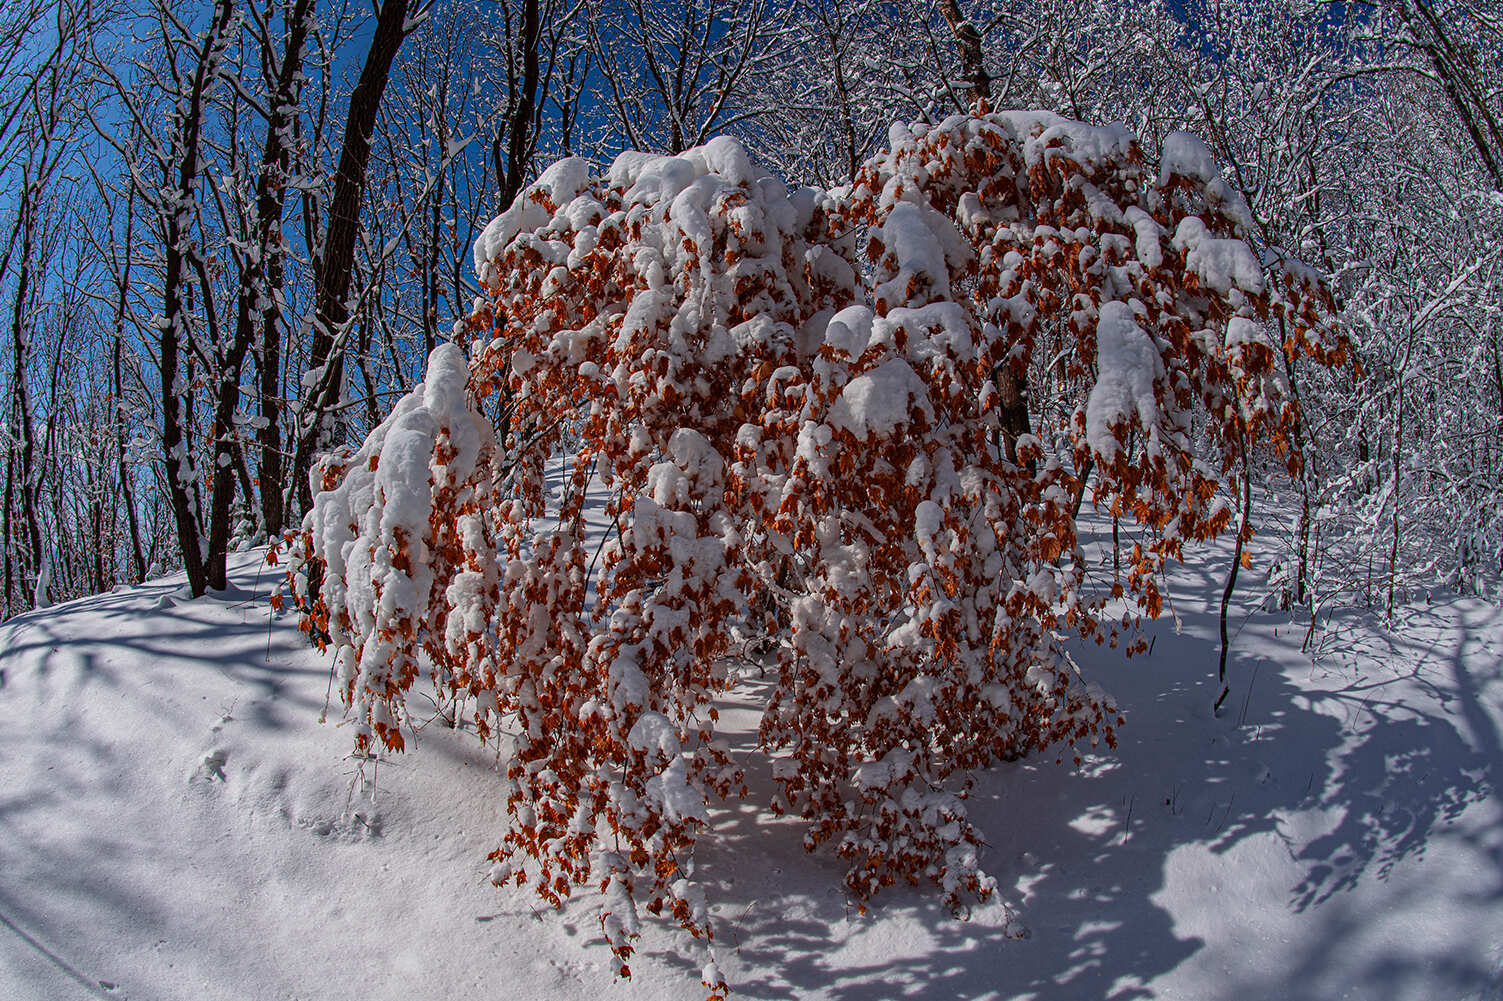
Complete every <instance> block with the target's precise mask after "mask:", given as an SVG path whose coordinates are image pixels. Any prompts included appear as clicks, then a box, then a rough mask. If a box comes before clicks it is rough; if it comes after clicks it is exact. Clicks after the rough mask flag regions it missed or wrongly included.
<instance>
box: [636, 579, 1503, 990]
mask: <svg viewBox="0 0 1503 1001" xmlns="http://www.w3.org/2000/svg"><path fill="white" fill-rule="evenodd" d="M1181 583H1183V579H1182V580H1181ZM1214 584H1215V582H1214V581H1212V580H1210V579H1207V580H1205V581H1202V582H1199V583H1198V584H1197V585H1196V586H1199V587H1201V588H1202V590H1200V592H1199V593H1215V588H1214ZM1181 590H1183V587H1182V588H1181ZM1500 614H1503V613H1500V611H1499V610H1498V609H1490V610H1489V609H1486V608H1485V606H1481V607H1478V608H1472V609H1470V610H1468V609H1450V608H1447V609H1442V608H1440V607H1437V608H1435V609H1433V610H1430V611H1428V612H1427V611H1425V610H1418V611H1413V612H1411V613H1410V615H1411V618H1412V621H1406V622H1403V623H1400V624H1399V626H1398V628H1397V629H1396V630H1395V632H1394V633H1384V632H1382V631H1381V630H1378V629H1377V628H1376V624H1375V623H1372V622H1358V621H1355V617H1354V621H1352V622H1351V623H1341V622H1338V623H1335V624H1334V625H1333V626H1332V627H1331V633H1329V634H1328V635H1334V636H1335V637H1336V639H1335V640H1331V641H1328V642H1327V644H1326V648H1325V649H1324V650H1323V651H1322V653H1321V656H1320V658H1319V659H1318V660H1317V661H1316V663H1315V664H1314V665H1313V666H1312V664H1311V662H1310V660H1309V658H1304V659H1301V657H1300V655H1299V647H1300V642H1301V640H1302V639H1303V635H1304V629H1303V627H1301V626H1299V625H1297V624H1295V623H1291V622H1290V621H1289V620H1288V618H1287V617H1281V616H1275V615H1262V614H1259V615H1257V616H1255V617H1254V618H1251V619H1248V620H1246V621H1247V622H1248V624H1249V625H1248V628H1249V630H1250V631H1249V632H1247V633H1245V634H1244V635H1243V636H1241V637H1239V643H1238V644H1234V657H1233V661H1232V663H1231V664H1230V665H1229V671H1230V678H1231V681H1232V697H1231V699H1229V700H1228V702H1229V705H1228V708H1227V710H1226V711H1225V712H1224V716H1223V718H1220V719H1217V718H1213V717H1212V716H1211V714H1210V711H1209V710H1210V706H1211V703H1212V701H1213V700H1214V698H1215V696H1216V694H1217V685H1216V683H1215V670H1216V658H1217V652H1218V645H1217V643H1215V642H1213V640H1212V639H1211V637H1213V636H1214V635H1215V619H1214V617H1213V616H1211V615H1209V614H1205V613H1192V614H1186V615H1185V616H1184V625H1185V631H1184V633H1183V634H1181V635H1178V636H1176V635H1175V634H1174V630H1173V628H1172V626H1171V625H1170V624H1169V623H1168V622H1167V621H1160V622H1158V623H1153V624H1151V625H1150V626H1149V632H1150V635H1153V636H1155V637H1156V639H1155V653H1154V654H1153V655H1152V656H1149V657H1147V658H1138V659H1134V660H1132V661H1129V662H1125V663H1124V662H1123V661H1122V660H1121V658H1120V657H1118V656H1117V655H1115V654H1113V653H1111V652H1109V651H1102V652H1100V653H1097V652H1095V651H1087V652H1085V653H1084V654H1083V655H1082V660H1083V661H1085V662H1087V663H1086V666H1087V668H1088V670H1089V673H1090V675H1091V676H1092V677H1102V678H1103V679H1104V680H1105V683H1106V685H1107V688H1108V690H1110V691H1112V692H1113V693H1114V695H1115V696H1116V697H1117V699H1118V700H1119V704H1120V706H1121V708H1122V710H1123V712H1124V714H1125V715H1126V717H1127V720H1128V722H1127V725H1126V726H1124V727H1122V728H1121V729H1120V730H1119V733H1118V738H1119V746H1118V748H1117V749H1116V750H1115V751H1106V750H1105V749H1104V748H1103V749H1102V751H1101V753H1096V754H1092V755H1089V756H1087V758H1086V760H1085V761H1084V763H1083V764H1082V766H1081V767H1079V768H1072V767H1070V765H1069V764H1056V763H1054V762H1053V761H1041V760H1040V761H1036V760H1027V761H1023V762H1018V763H1015V764H1011V765H1005V766H1001V767H999V768H997V769H995V770H994V771H993V772H992V773H990V774H989V775H987V776H984V777H983V778H982V779H981V781H980V782H979V783H978V787H977V790H976V793H975V794H974V795H973V798H972V806H971V810H972V816H973V818H974V819H975V820H976V821H977V822H978V826H979V827H980V829H981V831H982V832H983V834H984V836H985V837H986V838H987V839H988V842H989V849H988V852H987V854H986V856H985V857H984V859H983V863H984V865H985V866H986V867H987V869H988V871H989V872H990V873H991V874H992V875H993V876H995V877H996V878H997V880H998V883H999V886H1000V887H1001V894H1000V896H1001V899H1002V900H1003V901H1004V902H1005V903H1006V905H1007V907H1008V909H1010V910H1011V912H1012V915H1013V916H1014V920H1013V921H1012V922H1011V923H1009V920H1008V918H1009V916H1008V914H1007V913H1005V912H1004V910H1003V908H1001V907H1000V906H992V905H987V906H983V907H981V908H978V910H977V911H976V912H975V913H973V915H972V919H971V920H969V921H964V920H957V919H956V918H954V917H952V916H951V915H950V914H948V913H947V912H946V911H945V909H944V908H942V907H941V906H939V904H938V902H937V899H936V898H937V894H935V893H932V892H929V891H926V890H924V889H922V888H921V889H919V890H912V889H909V888H906V887H904V888H895V889H893V890H889V891H887V892H885V893H884V894H882V895H880V896H879V897H878V898H877V899H876V901H875V902H874V903H873V904H872V905H871V907H870V909H869V913H868V915H866V916H862V915H861V914H860V913H858V911H857V909H856V908H855V906H854V905H853V903H852V902H851V901H849V900H847V899H846V897H845V896H844V894H843V892H842V890H841V883H840V877H841V872H842V866H841V864H840V863H839V861H838V860H837V859H834V858H833V857H832V856H831V855H829V854H828V853H819V854H816V855H813V856H810V855H807V854H806V853H804V852H803V851H802V848H801V846H800V839H801V837H802V830H803V828H802V826H801V825H800V824H799V823H798V822H796V821H784V822H776V823H770V822H768V821H767V820H766V819H764V816H762V815H759V813H758V807H759V806H760V805H761V804H765V803H766V801H767V798H768V796H769V794H770V789H771V779H770V774H769V773H768V769H767V763H766V762H765V760H763V759H762V758H761V756H760V754H759V753H757V752H756V751H755V750H754V748H753V747H752V735H751V734H750V733H748V734H745V735H744V737H743V739H742V740H741V741H740V742H739V745H738V746H737V748H736V750H737V752H738V754H739V755H740V756H741V759H742V760H743V761H744V762H745V763H746V764H747V766H748V768H749V771H750V776H751V786H752V793H751V795H750V796H749V797H748V801H747V802H746V803H743V804H734V803H733V804H730V805H729V806H728V807H727V808H726V812H725V813H723V814H721V815H720V816H718V817H717V818H716V827H715V830H714V832H713V833H711V834H709V835H708V836H706V837H705V838H704V839H703V840H702V841H701V848H700V858H701V865H702V870H701V874H702V876H703V877H704V878H705V880H706V884H707V887H708V889H709V890H710V895H711V899H712V901H715V902H716V910H715V913H716V916H717V927H718V929H719V931H718V934H719V943H718V945H719V949H720V952H721V954H722V956H723V958H722V965H723V967H724V968H725V970H726V973H727V975H728V976H729V977H730V979H731V981H732V985H733V987H734V989H735V990H736V991H737V993H738V994H739V995H741V996H744V997H749V998H789V999H793V998H803V997H811V996H821V997H828V998H832V999H841V1001H877V999H885V998H903V997H922V998H977V999H982V998H997V999H1001V998H1029V999H1038V1001H1044V999H1059V1001H1075V999H1082V998H1110V999H1132V998H1148V997H1155V996H1158V992H1157V990H1156V989H1155V988H1154V987H1153V986H1152V985H1153V984H1154V982H1155V981H1156V980H1157V979H1158V978H1160V977H1162V976H1164V975H1165V974H1168V973H1170V972H1171V971H1174V970H1175V969H1176V968H1178V967H1180V966H1181V964H1184V963H1186V961H1188V960H1192V958H1193V957H1195V956H1196V954H1197V953H1198V952H1200V951H1201V950H1202V949H1203V948H1205V946H1206V944H1207V943H1206V942H1205V941H1204V940H1202V939H1201V938H1199V937H1197V936H1196V934H1195V933H1194V932H1195V931H1196V928H1195V926H1194V925H1193V923H1190V922H1186V924H1185V926H1183V927H1181V926H1179V925H1177V924H1176V915H1175V914H1174V913H1171V911H1170V909H1169V904H1170V903H1171V901H1170V900H1169V899H1168V898H1167V897H1165V896H1164V895H1165V894H1166V893H1167V892H1169V891H1170V890H1171V888H1170V886H1169V883H1170V878H1171V865H1170V860H1171V856H1172V855H1174V854H1175V853H1176V852H1177V851H1179V850H1180V849H1184V848H1191V847H1194V848H1196V849H1198V850H1199V853H1200V856H1199V857H1208V858H1209V862H1208V863H1206V864H1204V865H1203V867H1202V868H1201V869H1200V870H1198V871H1197V875H1196V877H1195V878H1198V879H1200V880H1202V881H1203V884H1204V885H1199V886H1196V887H1192V888H1190V889H1189V890H1188V891H1187V890H1186V888H1185V886H1184V885H1183V884H1184V880H1185V878H1186V877H1185V876H1184V875H1183V874H1181V875H1179V876H1177V877H1175V878H1176V879H1178V881H1179V882H1178V883H1177V884H1176V886H1175V887H1174V888H1173V890H1172V893H1173V894H1174V895H1177V896H1176V899H1178V900H1181V901H1183V900H1184V898H1185V896H1186V893H1187V892H1188V893H1190V894H1193V895H1194V896H1196V897H1197V898H1199V900H1198V902H1199V903H1200V904H1203V905H1204V906H1205V907H1207V908H1210V909H1212V910H1214V909H1215V908H1218V907H1224V908H1231V909H1236V908H1243V909H1246V908H1247V907H1249V906H1251V905H1250V903H1249V902H1247V901H1242V900H1238V899H1235V897H1234V894H1235V892H1236V891H1235V890H1233V889H1232V887H1233V886H1234V885H1235V884H1236V883H1237V881H1238V877H1237V876H1236V874H1235V872H1234V868H1235V866H1236V865H1237V864H1238V862H1237V859H1236V858H1235V857H1234V856H1237V855H1238V854H1239V853H1241V852H1245V851H1254V852H1257V851H1261V852H1264V853H1271V854H1275V855H1279V857H1280V859H1281V860H1283V859H1288V860H1292V863H1290V862H1284V861H1281V862H1280V865H1281V868H1279V869H1278V871H1279V872H1281V873H1286V872H1296V873H1299V874H1300V875H1299V877H1298V879H1297V881H1296V882H1295V883H1294V885H1292V886H1289V887H1288V890H1287V894H1286V897H1285V899H1284V900H1282V901H1281V902H1274V903H1273V904H1272V905H1271V906H1272V907H1274V908H1275V909H1278V908H1279V907H1282V908H1283V910H1284V911H1285V912H1286V913H1287V914H1289V915H1295V916H1297V915H1299V914H1301V913H1303V912H1306V911H1310V910H1312V909H1318V911H1319V915H1320V919H1319V921H1317V922H1308V921H1306V922H1302V923H1301V924H1300V925H1299V927H1302V928H1303V927H1306V926H1308V925H1310V924H1316V925H1318V926H1319V929H1320V932H1319V934H1318V935H1315V936H1313V937H1312V938H1311V940H1309V941H1301V942H1293V943H1282V944H1281V945H1279V946H1278V948H1279V949H1281V950H1283V951H1282V952H1281V953H1280V955H1281V956H1283V955H1287V958H1288V960H1289V961H1288V963H1282V962H1273V963H1265V964H1261V965H1262V966H1263V968H1264V969H1277V970H1278V972H1277V973H1276V974H1273V975H1271V976H1270V975H1268V974H1266V973H1265V974H1263V975H1261V976H1260V977H1258V978H1257V979H1256V980H1255V982H1246V978H1243V981H1242V982H1235V983H1234V982H1233V981H1232V980H1230V979H1228V980H1227V981H1226V988H1225V991H1226V992H1225V993H1224V994H1222V995H1221V996H1224V997H1227V998H1232V997H1236V998H1239V999H1240V998H1264V997H1266V998H1275V997H1277V998H1317V997H1329V996H1332V992H1333V991H1334V992H1335V993H1336V994H1340V995H1342V996H1352V997H1364V998H1372V999H1382V998H1399V997H1413V996H1422V995H1420V994H1416V993H1415V992H1416V991H1417V990H1421V989H1429V990H1435V989H1437V988H1439V989H1441V990H1442V991H1448V988H1449V987H1454V990H1455V996H1461V995H1462V994H1463V993H1466V992H1471V993H1470V994H1469V995H1468V996H1476V992H1477V991H1478V990H1479V988H1480V989H1481V990H1482V991H1483V992H1484V993H1483V996H1484V997H1500V996H1503V984H1500V981H1499V980H1498V971H1497V970H1496V969H1489V968H1486V967H1485V965H1484V964H1481V963H1479V962H1478V960H1477V958H1476V953H1475V950H1473V951H1472V952H1468V951H1467V950H1466V949H1464V948H1462V947H1460V946H1458V947H1457V948H1456V949H1454V950H1446V951H1443V952H1442V953H1441V954H1438V955H1437V954H1432V955H1421V956H1418V957H1415V956H1410V955H1405V954H1402V953H1400V952H1387V953H1383V954H1382V955H1381V957H1380V958H1378V959H1369V960H1363V961H1355V960H1354V961H1353V962H1357V966H1355V967H1354V966H1352V965H1351V963H1350V962H1348V963H1347V965H1342V963H1341V962H1333V961H1332V959H1331V957H1332V956H1339V955H1341V954H1342V951H1343V950H1345V949H1346V948H1347V947H1348V946H1349V945H1351V944H1352V943H1354V942H1356V941H1358V940H1359V939H1362V938H1363V936H1367V935H1369V934H1370V932H1371V928H1370V925H1371V924H1372V922H1373V921H1375V920H1376V919H1377V917H1378V916H1377V915H1374V914H1373V913H1371V910H1372V909H1371V908H1370V906H1365V905H1362V904H1361V903H1359V902H1358V900H1357V898H1356V897H1355V896H1353V895H1352V894H1351V893H1350V891H1353V890H1354V889H1357V888H1358V887H1364V888H1366V889H1371V885H1372V884H1373V883H1375V882H1382V881H1386V880H1388V878H1389V877H1390V875H1391V874H1392V873H1393V872H1394V870H1395V867H1396V866H1398V865H1399V864H1400V863H1401V862H1404V861H1405V860H1408V859H1411V858H1413V859H1418V858H1421V857H1423V854H1424V853H1425V851H1426V848H1427V846H1428V845H1429V844H1431V843H1432V841H1433V839H1435V838H1437V837H1447V838H1449V837H1453V836H1454V837H1457V838H1461V839H1467V838H1470V839H1471V840H1472V841H1474V842H1476V843H1475V844H1474V845H1473V848H1474V849H1475V851H1476V853H1477V854H1478V856H1479V857H1480V858H1482V859H1483V860H1484V863H1483V871H1478V872H1477V873H1476V874H1475V877H1476V878H1475V879H1474V880H1472V890H1471V891H1470V892H1471V893H1472V895H1473V899H1474V901H1475V902H1480V903H1482V904H1484V905H1492V906H1499V905H1503V837H1499V836H1491V835H1489V834H1488V833H1487V832H1486V831H1466V830H1461V829H1459V828H1458V826H1457V824H1456V823H1455V822H1456V821H1457V820H1458V818H1459V817H1460V816H1461V814H1462V813H1463V811H1465V810H1466V809H1467V808H1468V807H1470V806H1472V805H1473V804H1476V803H1479V802H1481V801H1483V800H1485V799H1488V798H1490V797H1493V796H1494V794H1495V791H1496V789H1497V787H1498V782H1499V779H1500V777H1503V741H1500V737H1499V725H1498V705H1499V696H1500V695H1503V669H1500V665H1499V659H1498V657H1497V656H1496V655H1493V656H1490V657H1489V656H1487V655H1486V651H1483V655H1482V656H1477V653H1478V648H1477V647H1476V644H1477V643H1481V642H1483V637H1484V636H1498V635H1500V632H1503V630H1500V621H1503V620H1500ZM1235 624H1236V623H1235V622H1234V625H1235ZM1458 630H1459V631H1460V634H1459V635H1458V632H1457V631H1458ZM1406 636H1414V637H1416V638H1414V639H1405V638H1404V637H1406ZM1342 637H1346V639H1342ZM1343 643H1345V644H1347V645H1348V646H1349V647H1350V648H1349V649H1348V648H1346V647H1343V645H1342V644H1343ZM1373 643H1391V644H1393V646H1392V649H1386V650H1385V649H1374V648H1372V644H1373ZM1364 644H1365V645H1364ZM1306 672H1308V674H1309V677H1308V678H1306V677H1305V674H1306ZM1490 685H1498V686H1500V688H1496V689H1489V687H1488V686H1490ZM1485 693H1486V694H1485ZM755 694H756V693H755V692H751V693H747V695H748V697H749V698H751V699H753V700H754V697H755ZM1312 817H1313V818H1317V819H1319V822H1318V824H1316V826H1315V827H1312V826H1311V825H1312V823H1316V822H1314V821H1311V819H1310V818H1312ZM1320 818H1323V819H1320ZM1472 826H1473V827H1475V826H1476V825H1472ZM1223 878H1225V881H1226V882H1227V884H1228V897H1225V898H1223V897H1220V896H1218V895H1219V894H1220V893H1221V889H1222V887H1221V884H1222V881H1223ZM1383 892H1384V894H1385V896H1384V898H1383V899H1384V900H1385V901H1389V902H1391V903H1392V904H1393V905H1394V906H1396V907H1397V906H1408V905H1409V904H1413V905H1415V906H1418V905H1420V904H1424V903H1426V902H1425V901H1423V900H1419V901H1406V899H1405V897H1406V895H1411V894H1414V893H1415V892H1416V891H1414V890H1412V889H1410V888H1407V887H1400V888H1395V889H1392V890H1388V889H1385V890H1384V891H1383ZM1264 906H1269V905H1264ZM1224 944H1225V943H1223V945H1224ZM1245 948H1246V950H1248V951H1252V952H1256V950H1258V949H1260V948H1270V946H1269V945H1268V944H1267V943H1260V942H1249V943H1247V944H1246V946H1245ZM664 958H665V959H667V960H668V961H670V962H676V963H679V964H680V965H683V966H684V967H685V969H686V970H688V969H693V970H696V971H697V969H698V967H697V965H696V964H697V962H700V961H702V960H691V959H690V958H689V957H664ZM1363 962H1365V963H1366V965H1365V966H1363V965H1362V963H1363ZM1252 965H1253V966H1254V967H1257V966H1259V965H1260V964H1257V963H1254V964H1252ZM738 972H739V973H740V974H741V976H740V977H739V978H738V976H737V973H738ZM1229 972H1230V971H1229ZM1333 976H1338V977H1339V983H1338V982H1336V981H1333V980H1332V977H1333ZM1416 985H1418V986H1416ZM1346 991H1351V992H1353V993H1350V994H1349V995H1348V994H1345V992H1346ZM1489 991H1492V992H1497V993H1488V992H1489ZM1439 996H1446V994H1445V993H1442V994H1441V995H1439Z"/></svg>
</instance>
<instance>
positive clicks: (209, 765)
mask: <svg viewBox="0 0 1503 1001" xmlns="http://www.w3.org/2000/svg"><path fill="white" fill-rule="evenodd" d="M229 760H230V752H229V751H226V750H225V749H224V748H222V747H216V748H215V749H214V750H212V751H210V752H209V753H208V754H205V755H204V759H203V761H202V762H200V763H199V770H198V774H197V775H196V776H195V777H197V778H202V779H203V780H204V781H206V782H214V781H219V782H223V781H224V780H225V778H224V766H225V762H227V761H229Z"/></svg>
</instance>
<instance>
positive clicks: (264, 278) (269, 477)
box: [242, 0, 315, 540]
mask: <svg viewBox="0 0 1503 1001" xmlns="http://www.w3.org/2000/svg"><path fill="white" fill-rule="evenodd" d="M314 13H315V11H314V4H313V2H312V0H297V3H296V4H295V5H294V7H293V8H292V12H291V13H290V14H289V15H288V21H287V44H286V48H285V51H284V53H283V56H282V62H281V66H280V67H279V68H278V70H277V78H276V84H275V88H274V90H273V103H272V108H271V117H270V120H269V121H268V123H267V128H266V149H265V151H264V152H263V153H262V154H261V170H260V176H259V177H258V178H257V180H256V232H257V245H258V246H259V247H260V249H261V260H262V261H263V262H264V270H263V271H261V272H259V273H256V274H255V275H254V277H255V278H256V279H257V280H258V283H259V288H253V289H248V290H246V292H244V293H242V294H249V293H255V294H259V296H260V307H259V308H260V310H261V316H260V324H261V343H260V354H259V357H258V361H259V364H260V380H259V385H258V390H259V396H260V400H259V403H260V412H261V418H262V421H263V423H262V425H261V427H260V428H258V429H257V432H256V444H257V446H258V453H259V454H258V458H259V466H258V474H257V475H258V478H259V479H260V481H261V526H262V527H263V528H264V529H265V530H266V534H267V536H268V537H270V538H271V539H273V540H274V539H276V538H277V537H278V536H280V535H281V534H282V529H283V527H284V523H285V520H286V508H285V506H284V504H283V495H284V490H285V487H286V484H285V482H284V480H285V477H286V464H285V462H284V461H283V458H282V424H281V403H280V397H281V392H282V386H281V374H282V305H283V302H284V296H283V286H284V284H285V265H284V264H283V258H282V212H283V210H284V209H285V207H286V204H287V181H288V177H289V174H290V173H291V168H292V131H293V129H294V128H295V127H296V124H297V116H298V102H299V99H300V94H301V90H302V87H301V80H302V69H303V53H304V50H305V47H306V45H307V41H308V34H309V32H310V31H311V30H312V26H313V16H314ZM253 266H254V264H253Z"/></svg>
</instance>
